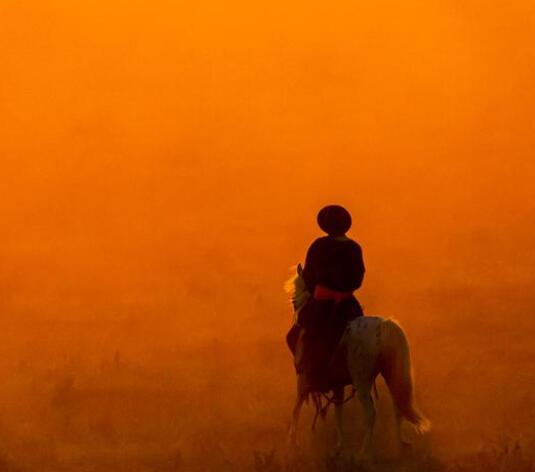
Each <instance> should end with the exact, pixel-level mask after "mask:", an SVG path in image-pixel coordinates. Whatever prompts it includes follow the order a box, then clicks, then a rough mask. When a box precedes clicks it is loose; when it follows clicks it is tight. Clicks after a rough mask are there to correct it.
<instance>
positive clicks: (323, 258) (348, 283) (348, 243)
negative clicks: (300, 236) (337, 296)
mask: <svg viewBox="0 0 535 472" xmlns="http://www.w3.org/2000/svg"><path fill="white" fill-rule="evenodd" d="M364 271H365V269H364V262H363V259H362V249H361V247H360V246H359V244H358V243H356V242H355V241H353V240H352V239H349V238H347V237H343V238H336V237H332V236H324V237H321V238H318V239H316V240H315V241H314V242H313V243H312V245H311V246H310V248H309V250H308V252H307V256H306V260H305V268H304V271H303V278H304V280H305V284H306V286H307V288H308V290H309V291H310V292H311V293H314V289H315V287H316V285H322V286H324V287H327V288H329V289H331V290H337V291H340V292H353V291H354V290H356V289H358V288H359V287H360V286H361V284H362V279H363V278H364Z"/></svg>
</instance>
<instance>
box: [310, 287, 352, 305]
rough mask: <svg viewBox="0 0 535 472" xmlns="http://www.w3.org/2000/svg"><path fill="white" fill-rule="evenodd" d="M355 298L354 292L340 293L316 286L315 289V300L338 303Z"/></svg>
mask: <svg viewBox="0 0 535 472" xmlns="http://www.w3.org/2000/svg"><path fill="white" fill-rule="evenodd" d="M352 296H353V292H339V291H338V290H332V289H330V288H328V287H325V286H324V285H316V287H315V288H314V298H315V299H316V300H334V301H335V302H336V303H339V302H341V301H342V300H347V299H348V298H351V297H352Z"/></svg>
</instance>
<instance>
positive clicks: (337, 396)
mask: <svg viewBox="0 0 535 472" xmlns="http://www.w3.org/2000/svg"><path fill="white" fill-rule="evenodd" d="M333 394H334V415H335V417H336V448H337V449H338V450H342V448H343V446H344V423H343V416H342V409H343V402H344V388H343V387H341V388H340V387H339V388H337V389H335V390H334V392H333Z"/></svg>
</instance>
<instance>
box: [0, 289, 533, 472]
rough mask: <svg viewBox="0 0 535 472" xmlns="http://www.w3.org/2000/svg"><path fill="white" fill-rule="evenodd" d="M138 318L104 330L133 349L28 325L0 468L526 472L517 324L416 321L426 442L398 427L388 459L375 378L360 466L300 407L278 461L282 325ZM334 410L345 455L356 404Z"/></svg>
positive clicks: (523, 341)
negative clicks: (237, 333)
mask: <svg viewBox="0 0 535 472" xmlns="http://www.w3.org/2000/svg"><path fill="white" fill-rule="evenodd" d="M457 303H458V304H459V303H464V304H466V302H457ZM471 303H481V300H478V299H477V298H476V299H475V300H474V299H472V302H471ZM524 303H525V301H524ZM465 307H466V306H465ZM20 316H22V314H21V315H20ZM136 319H137V320H138V321H137V323H136V321H135V320H136ZM128 320H129V321H128ZM139 320H140V318H139V317H138V318H136V316H135V315H132V314H131V313H130V314H124V318H123V319H122V321H120V322H117V323H116V326H115V330H116V333H115V335H117V334H118V333H120V332H121V330H125V329H126V328H125V326H127V324H125V323H126V321H128V326H129V328H128V329H130V333H131V336H134V337H135V336H138V337H139V341H140V343H142V342H143V341H142V336H141V333H145V334H146V339H145V341H144V342H145V344H140V345H139V346H138V347H134V346H133V345H132V344H131V340H130V341H129V343H128V345H129V346H130V347H129V348H125V347H124V346H123V348H122V349H121V348H120V347H117V348H115V349H109V348H108V347H109V346H112V345H116V346H120V345H121V344H123V345H124V342H121V340H120V339H119V337H118V336H117V337H116V339H115V344H114V341H113V337H112V336H111V334H110V333H112V334H113V333H114V332H113V330H111V331H110V332H108V336H107V337H106V338H105V339H100V340H98V336H95V335H94V333H93V334H91V333H89V331H90V329H89V324H88V325H87V326H86V329H85V332H86V334H85V335H84V337H85V339H84V340H82V339H80V340H79V342H78V344H77V345H78V348H77V349H73V348H72V345H71V343H72V341H70V339H71V335H72V336H74V335H75V332H77V327H76V326H75V324H74V323H72V322H71V323H70V324H69V323H67V322H65V323H64V324H63V325H62V326H63V327H62V328H61V329H60V328H59V325H58V324H57V323H58V322H57V321H55V322H54V323H55V324H54V325H53V326H54V327H55V328H54V329H55V332H61V333H63V336H64V341H63V344H65V346H69V349H67V347H65V349H62V348H61V347H60V346H61V344H62V342H61V341H58V340H56V341H55V342H53V343H51V344H49V345H48V347H47V346H44V345H39V340H38V339H39V336H38V335H37V334H35V335H34V337H33V338H32V340H31V341H32V342H28V344H27V345H26V351H25V353H24V355H19V356H18V358H16V359H15V358H13V357H12V358H9V357H8V353H6V355H5V356H4V363H3V366H2V372H3V375H4V382H3V387H2V398H1V404H0V408H1V410H0V411H1V417H0V418H1V423H0V438H1V442H0V444H1V456H0V461H1V462H0V465H1V468H0V470H5V471H21V472H22V471H43V472H46V471H95V472H97V471H98V472H100V471H110V472H111V471H140V472H141V471H143V472H144V471H154V472H157V471H161V472H171V471H182V470H184V471H242V470H243V471H248V470H251V471H256V472H263V471H264V472H267V471H270V472H275V471H279V470H283V467H284V465H285V464H290V465H291V467H290V470H296V471H305V470H306V471H308V470H318V471H331V470H339V471H345V470H377V471H406V472H411V471H430V472H441V471H452V472H454V471H455V472H464V471H467V472H468V471H475V472H478V471H489V470H496V471H498V470H499V471H502V472H528V471H532V470H533V463H534V462H533V461H534V456H533V451H534V446H535V442H534V440H535V437H534V436H533V429H532V425H533V418H534V414H535V399H534V396H533V393H532V391H531V389H530V386H531V385H532V384H533V381H534V376H535V374H534V373H533V369H532V368H530V367H532V365H533V364H532V362H533V352H532V348H531V344H530V342H529V339H527V337H528V336H527V334H526V333H523V332H522V330H521V329H519V326H516V327H515V328H514V329H506V327H505V326H504V327H501V329H499V327H497V326H493V323H492V322H491V321H490V320H489V321H488V322H487V324H486V329H487V332H486V333H487V334H486V335H485V338H484V339H485V342H488V344H487V345H486V346H485V345H484V344H482V343H481V336H482V334H481V333H480V332H479V330H477V329H475V328H474V327H473V326H470V323H466V325H467V326H468V328H467V329H466V330H459V328H458V327H457V328H455V323H453V324H450V325H449V329H448V327H447V325H446V324H443V322H441V325H442V327H441V329H442V334H441V335H440V336H437V335H436V333H437V332H438V331H437V330H430V329H429V330H428V329H427V328H426V330H422V329H419V330H414V331H415V333H413V335H412V336H411V330H410V329H409V328H406V329H407V331H408V332H409V338H410V340H411V343H412V345H413V349H412V352H413V360H414V367H415V375H416V386H417V397H418V399H419V403H420V405H421V407H422V409H423V410H424V411H425V412H426V413H427V414H428V416H429V417H430V418H431V419H432V421H433V425H434V428H433V431H432V432H431V433H430V435H428V436H426V437H417V436H415V435H414V434H412V432H411V430H410V428H407V429H406V430H405V434H407V435H408V437H409V438H410V440H411V442H412V443H413V450H412V451H411V452H409V453H407V454H404V455H400V451H399V450H398V446H397V444H396V441H395V438H394V435H393V434H394V433H393V417H392V408H391V404H390V398H389V394H388V392H387V390H386V387H385V386H384V384H383V383H382V382H379V398H378V401H377V408H378V425H377V428H376V431H375V460H374V462H373V463H372V464H368V465H366V466H362V467H361V468H360V469H359V468H358V467H357V466H355V465H354V464H353V465H352V462H351V460H352V459H351V457H350V454H349V452H347V453H346V454H345V455H343V456H336V455H335V453H334V450H333V449H332V448H333V446H334V439H335V438H334V425H333V417H332V415H333V413H332V411H331V412H329V414H328V415H327V419H326V421H325V422H321V421H320V423H319V425H318V430H317V431H316V432H315V433H313V432H312V431H311V429H310V426H311V421H312V408H311V406H309V407H308V408H305V413H304V416H303V418H302V421H301V424H300V446H299V449H298V451H297V452H296V453H295V454H294V455H293V456H292V459H291V461H290V462H288V461H287V458H286V452H285V451H286V443H285V441H286V429H287V426H288V419H289V412H290V410H291V407H292V401H293V392H294V385H293V382H294V379H293V372H292V366H291V359H290V355H289V353H288V352H287V350H286V347H285V345H284V343H283V341H282V335H283V334H284V333H283V332H281V338H280V339H274V337H273V336H270V337H269V339H259V338H256V339H252V338H249V339H248V338H247V337H243V338H242V339H236V340H235V341H232V342H231V341H229V340H228V339H226V340H225V339H217V338H213V339H211V340H209V341H205V342H201V341H195V342H193V343H189V344H188V343H181V344H180V345H176V346H173V345H172V343H169V344H167V345H165V344H164V345H163V347H162V346H160V347H158V348H155V346H152V347H149V346H148V345H147V344H146V343H147V342H148V341H147V339H150V338H151V336H152V335H154V333H151V332H150V329H148V328H147V327H146V326H145V324H144V323H143V322H142V321H139ZM47 329H51V326H50V325H47ZM437 329H438V328H437ZM37 331H39V330H37ZM452 337H455V341H452V339H453V338H452ZM512 339H514V340H515V342H514V343H511V340H512ZM32 343H33V347H30V345H31V344H32ZM19 352H20V351H19ZM345 409H346V410H347V417H346V425H347V428H348V431H349V433H348V451H350V450H351V447H352V446H353V448H356V445H357V443H358V441H359V437H360V434H361V432H362V431H361V429H360V423H359V415H360V411H359V408H358V406H357V405H356V404H355V402H353V403H351V404H349V405H348V406H346V407H345Z"/></svg>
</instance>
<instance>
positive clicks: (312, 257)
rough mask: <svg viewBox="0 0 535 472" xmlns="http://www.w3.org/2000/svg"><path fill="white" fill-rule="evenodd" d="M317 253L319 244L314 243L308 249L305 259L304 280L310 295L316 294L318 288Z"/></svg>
mask: <svg viewBox="0 0 535 472" xmlns="http://www.w3.org/2000/svg"><path fill="white" fill-rule="evenodd" d="M316 253H317V244H316V242H315V241H314V243H312V245H311V246H310V247H309V248H308V251H307V255H306V258H305V267H304V269H303V280H304V281H305V285H306V286H307V290H308V291H309V292H310V293H314V288H315V286H316V260H317V256H316Z"/></svg>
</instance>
